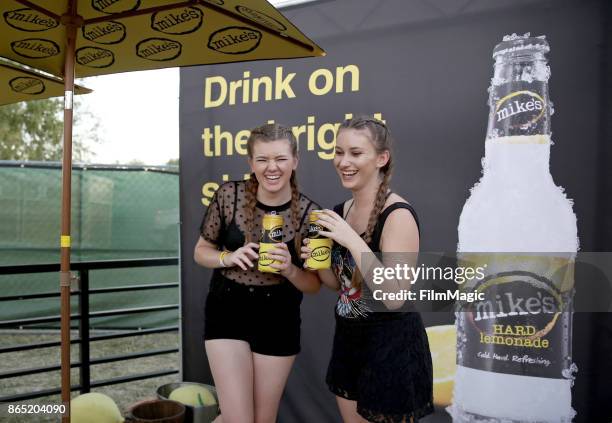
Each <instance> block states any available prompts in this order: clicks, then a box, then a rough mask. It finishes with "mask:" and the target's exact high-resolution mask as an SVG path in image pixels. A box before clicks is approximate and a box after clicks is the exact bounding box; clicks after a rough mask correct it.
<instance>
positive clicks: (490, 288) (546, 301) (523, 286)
mask: <svg viewBox="0 0 612 423" xmlns="http://www.w3.org/2000/svg"><path fill="white" fill-rule="evenodd" d="M498 260H499V261H500V263H506V262H507V263H512V259H502V258H500V259H498ZM503 260H505V262H504V261H503ZM521 263H522V265H521V266H522V267H523V268H524V269H525V270H523V269H521V270H508V271H497V272H493V273H492V274H489V275H488V276H486V277H485V278H483V279H482V280H480V281H479V282H478V283H477V284H476V285H475V286H474V288H475V291H478V292H480V293H482V294H484V297H485V298H484V300H482V301H475V302H473V303H465V304H462V305H461V306H460V308H459V311H461V313H459V314H458V315H459V316H460V319H461V320H462V321H463V323H462V327H463V331H464V332H463V333H464V336H465V338H466V341H467V342H466V343H465V344H463V345H462V347H461V351H462V360H461V363H460V364H461V365H462V366H465V367H471V368H474V369H479V370H487V371H494V372H496V373H506V374H514V375H525V374H528V375H530V376H538V377H547V378H555V377H558V375H559V374H561V372H562V371H563V369H565V368H566V367H567V366H568V363H567V362H566V360H565V359H564V358H563V357H566V356H567V354H565V353H564V352H563V351H560V348H563V345H565V341H566V339H565V338H566V337H567V330H568V326H567V325H568V319H570V318H571V298H570V296H571V290H568V286H567V285H568V284H569V281H570V280H571V279H572V278H573V266H572V264H571V263H570V262H567V261H565V260H563V259H552V258H548V257H544V258H542V257H540V258H538V257H524V258H522V259H521ZM494 264H495V262H494V261H493V260H491V262H490V263H489V265H490V266H489V267H491V266H492V265H494ZM528 267H531V268H532V269H533V271H530V270H527V268H528Z"/></svg>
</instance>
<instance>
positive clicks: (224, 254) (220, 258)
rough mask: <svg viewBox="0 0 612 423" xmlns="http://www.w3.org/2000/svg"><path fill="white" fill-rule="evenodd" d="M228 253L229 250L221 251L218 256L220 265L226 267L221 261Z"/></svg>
mask: <svg viewBox="0 0 612 423" xmlns="http://www.w3.org/2000/svg"><path fill="white" fill-rule="evenodd" d="M228 254H229V251H221V255H220V256H219V264H220V265H221V267H227V266H226V265H225V262H224V261H223V259H224V258H225V256H226V255H228Z"/></svg>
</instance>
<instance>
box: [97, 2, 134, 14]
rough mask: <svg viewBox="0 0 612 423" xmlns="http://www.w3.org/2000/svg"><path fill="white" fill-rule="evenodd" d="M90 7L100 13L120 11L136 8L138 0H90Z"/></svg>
mask: <svg viewBox="0 0 612 423" xmlns="http://www.w3.org/2000/svg"><path fill="white" fill-rule="evenodd" d="M91 7H93V8H94V9H95V10H97V11H99V12H102V13H108V14H112V13H121V12H128V11H130V10H136V9H138V8H139V7H140V0H91Z"/></svg>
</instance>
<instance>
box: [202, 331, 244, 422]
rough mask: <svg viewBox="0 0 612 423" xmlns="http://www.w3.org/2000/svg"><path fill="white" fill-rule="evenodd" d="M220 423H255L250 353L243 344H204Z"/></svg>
mask: <svg viewBox="0 0 612 423" xmlns="http://www.w3.org/2000/svg"><path fill="white" fill-rule="evenodd" d="M204 345H205V347H206V355H207V356H208V362H209V363H210V369H211V371H212V376H213V379H214V380H215V387H216V388H217V395H218V396H219V407H220V408H221V414H222V416H223V419H222V420H219V419H217V420H215V422H217V423H218V422H220V421H222V422H223V423H248V422H252V421H254V415H255V411H254V405H253V353H252V352H251V348H250V347H249V344H248V343H246V342H245V341H239V340H234V339H214V340H209V341H205V342H204Z"/></svg>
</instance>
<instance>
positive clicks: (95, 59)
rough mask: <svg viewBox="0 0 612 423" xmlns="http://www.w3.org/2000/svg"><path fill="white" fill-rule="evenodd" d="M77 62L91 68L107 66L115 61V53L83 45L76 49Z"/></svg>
mask: <svg viewBox="0 0 612 423" xmlns="http://www.w3.org/2000/svg"><path fill="white" fill-rule="evenodd" d="M76 62H77V63H78V64H79V65H82V66H87V67H90V68H107V67H109V66H111V65H112V64H113V63H115V55H114V54H113V52H112V51H110V50H106V49H103V48H99V47H82V48H80V49H78V50H77V51H76Z"/></svg>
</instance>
